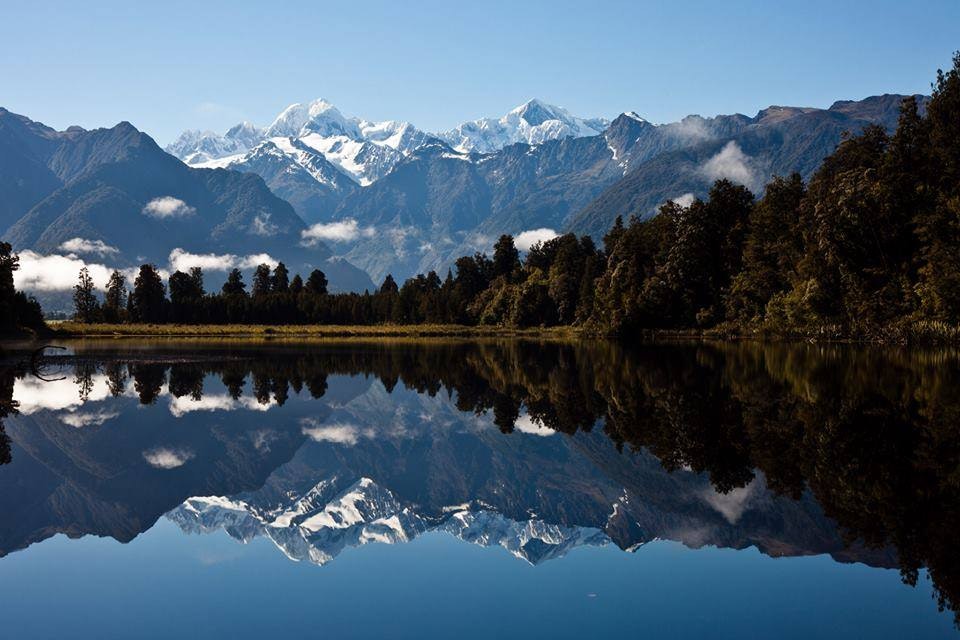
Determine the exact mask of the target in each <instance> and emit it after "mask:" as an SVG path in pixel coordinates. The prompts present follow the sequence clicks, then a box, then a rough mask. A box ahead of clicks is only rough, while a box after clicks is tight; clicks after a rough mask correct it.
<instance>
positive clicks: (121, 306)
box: [103, 271, 127, 322]
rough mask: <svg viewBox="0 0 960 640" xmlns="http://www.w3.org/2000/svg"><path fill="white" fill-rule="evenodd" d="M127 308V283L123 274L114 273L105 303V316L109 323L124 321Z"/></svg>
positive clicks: (108, 283) (108, 286) (109, 283)
mask: <svg viewBox="0 0 960 640" xmlns="http://www.w3.org/2000/svg"><path fill="white" fill-rule="evenodd" d="M126 306H127V281H126V278H124V277H123V274H122V273H120V272H119V271H114V272H113V273H111V274H110V280H109V281H108V282H107V293H106V296H105V297H104V301H103V315H104V319H105V320H106V321H107V322H120V321H121V320H123V316H124V314H125V310H126Z"/></svg>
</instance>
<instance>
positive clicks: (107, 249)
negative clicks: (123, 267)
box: [60, 238, 120, 257]
mask: <svg viewBox="0 0 960 640" xmlns="http://www.w3.org/2000/svg"><path fill="white" fill-rule="evenodd" d="M60 248H61V249H63V250H64V251H68V252H70V253H95V254H97V255H98V256H100V257H103V256H106V255H110V254H114V253H120V250H119V249H117V248H116V247H111V246H110V245H108V244H107V243H106V242H104V241H103V240H87V239H86V238H70V239H69V240H67V241H66V242H63V243H61V245H60Z"/></svg>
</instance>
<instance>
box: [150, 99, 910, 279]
mask: <svg viewBox="0 0 960 640" xmlns="http://www.w3.org/2000/svg"><path fill="white" fill-rule="evenodd" d="M903 98H904V96H900V95H883V96H874V97H871V98H867V99H864V100H860V101H840V102H836V103H835V104H833V105H832V106H831V107H830V108H828V109H814V108H798V107H781V106H772V107H769V108H767V109H764V110H762V111H760V112H759V113H758V114H757V115H756V116H754V117H748V116H745V115H742V114H734V115H727V116H724V115H721V116H716V117H713V118H704V117H701V116H697V115H692V116H688V117H686V118H683V119H682V120H680V121H678V122H673V123H667V124H661V125H655V124H652V123H650V122H648V121H647V120H646V119H644V118H642V117H641V116H639V115H638V114H636V113H634V112H630V113H624V114H621V115H620V116H619V117H617V118H615V119H614V120H613V121H612V122H609V121H607V120H604V119H602V118H592V119H586V118H579V117H576V116H573V115H571V114H570V113H569V112H567V111H566V110H564V109H562V108H559V107H555V106H551V105H548V104H546V103H544V102H543V101H540V100H530V101H528V102H527V103H525V104H523V105H521V106H519V107H517V108H516V109H513V110H512V111H510V112H509V113H507V114H506V115H504V116H503V117H501V118H486V119H481V120H476V121H473V122H467V123H464V124H462V125H460V126H458V127H456V128H454V129H453V130H451V131H447V132H441V133H433V134H429V133H425V132H423V131H421V130H419V129H417V128H415V127H414V126H413V125H411V124H409V123H398V122H395V121H388V122H382V123H371V122H368V121H366V120H362V119H359V118H347V117H344V116H343V115H342V114H341V113H340V112H339V111H338V110H337V109H336V108H335V107H333V106H332V105H331V104H330V103H329V102H327V101H325V100H317V101H315V102H313V103H310V104H309V105H299V104H296V105H292V106H290V107H288V108H287V109H286V110H285V111H284V112H283V113H281V114H280V115H279V116H278V117H277V118H276V119H275V120H274V122H273V123H272V124H271V125H270V126H268V127H265V128H263V129H259V130H257V129H256V128H255V127H251V125H247V124H243V125H237V126H236V127H233V128H232V129H231V130H230V131H228V132H227V133H226V134H225V135H223V136H219V135H217V134H212V133H206V134H202V133H199V132H187V133H185V134H184V135H183V136H181V137H180V138H179V139H178V140H177V141H176V142H175V143H173V144H172V145H170V146H169V147H168V148H167V150H168V151H169V152H171V153H173V154H175V155H177V156H178V157H180V158H182V159H183V160H184V161H185V162H187V163H192V164H194V165H195V166H201V167H204V166H227V167H230V168H232V169H236V170H239V171H252V172H254V173H257V174H258V175H260V176H261V177H263V178H264V180H266V182H267V184H268V185H269V186H270V188H271V189H273V190H274V192H275V193H277V195H279V196H280V197H282V198H284V199H286V200H288V201H289V202H290V203H291V204H292V205H293V206H294V208H295V209H296V210H297V212H298V213H299V214H300V216H301V217H302V218H303V219H304V220H305V221H306V222H307V223H308V224H311V225H315V226H314V227H313V229H314V232H315V236H316V237H318V238H322V239H325V240H327V241H329V242H331V243H336V244H337V245H338V251H339V252H340V253H342V255H344V256H345V257H346V258H347V259H348V260H350V261H351V262H352V263H353V264H356V265H357V266H359V267H361V268H363V269H364V270H366V271H367V272H368V273H369V274H370V275H371V277H372V278H373V279H374V280H375V281H379V280H380V279H382V278H383V277H384V276H385V275H386V274H387V273H392V274H393V275H394V276H395V277H400V278H404V277H407V276H410V275H413V274H415V273H418V272H426V271H428V270H430V269H434V270H438V271H442V270H444V269H446V268H447V267H449V266H450V264H451V263H452V261H453V260H454V259H455V258H456V257H458V256H460V255H464V254H470V253H473V252H474V251H478V250H479V251H488V250H489V249H490V247H491V245H492V243H493V241H494V240H495V239H496V237H497V236H499V235H500V234H501V233H510V234H513V235H515V236H516V235H518V234H521V233H523V232H534V231H536V230H539V231H540V233H539V234H537V233H535V234H534V237H535V238H544V237H549V236H550V235H551V234H552V233H558V232H564V231H574V232H577V233H584V234H589V235H592V236H593V237H594V238H595V239H599V238H600V237H602V235H603V234H604V232H605V231H606V230H607V229H608V228H609V227H610V225H611V224H612V223H613V221H614V219H615V218H616V216H618V215H623V216H629V215H636V216H638V217H648V216H650V215H653V214H654V213H655V212H656V210H657V207H658V205H660V204H662V203H663V202H665V201H666V200H668V199H680V200H681V201H688V200H690V199H692V198H693V197H699V196H703V195H705V194H706V191H707V190H708V189H709V187H710V185H711V184H712V182H713V181H714V180H716V179H717V178H721V177H726V178H730V179H732V180H734V181H736V182H740V183H743V184H745V185H746V186H748V187H750V188H751V189H753V190H754V191H755V192H760V191H762V189H763V186H764V185H765V184H766V182H767V181H768V180H769V179H770V178H771V177H772V176H773V175H778V174H779V175H784V174H789V173H791V172H793V171H797V172H799V173H800V174H801V175H803V176H804V177H809V176H810V175H811V174H812V173H813V171H815V170H816V168H817V167H818V166H819V164H820V162H821V161H822V159H823V158H824V157H825V156H826V155H828V154H829V153H831V152H832V151H833V149H834V148H835V147H836V145H837V144H838V143H839V141H840V140H841V138H842V136H843V135H844V134H845V133H846V132H850V133H855V132H857V131H860V130H861V129H862V128H863V127H864V126H866V125H869V124H877V125H880V126H882V127H884V128H887V129H892V128H893V127H894V126H895V124H896V121H897V117H898V115H899V108H900V103H901V101H902V100H903ZM918 98H919V99H920V102H921V105H923V104H925V100H926V98H924V97H923V96H918ZM250 131H260V136H259V138H257V139H256V144H255V145H254V146H252V147H250V148H247V149H246V150H244V151H238V149H241V148H243V147H244V146H249V145H250V142H251V138H250V137H249V135H248V134H249V132H250ZM241 137H242V141H241ZM218 149H229V150H230V151H229V152H227V151H221V152H215V151H216V150H218Z"/></svg>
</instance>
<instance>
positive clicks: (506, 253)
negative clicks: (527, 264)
mask: <svg viewBox="0 0 960 640" xmlns="http://www.w3.org/2000/svg"><path fill="white" fill-rule="evenodd" d="M519 268H520V252H519V251H517V247H516V245H514V243H513V236H511V235H507V234H504V235H502V236H500V239H499V240H497V243H496V244H495V245H493V277H494V278H496V277H499V276H503V277H504V278H507V279H508V280H510V279H511V278H512V277H513V273H514V271H516V270H518V269H519Z"/></svg>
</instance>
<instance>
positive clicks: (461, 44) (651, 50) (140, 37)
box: [0, 0, 960, 143]
mask: <svg viewBox="0 0 960 640" xmlns="http://www.w3.org/2000/svg"><path fill="white" fill-rule="evenodd" d="M82 4H84V5H89V4H92V5H95V6H93V7H90V6H80V5H81V3H77V2H46V1H44V0H34V1H20V2H17V1H16V0H2V3H0V105H2V106H5V107H7V108H9V109H11V110H13V111H16V112H19V113H23V114H25V115H28V116H30V117H31V118H33V119H35V120H40V121H42V122H45V123H47V124H49V125H51V126H54V127H57V128H63V127H66V126H68V125H70V124H79V125H81V126H84V127H96V126H109V125H113V124H115V123H116V122H118V121H120V120H129V121H131V122H133V124H134V125H136V126H137V127H139V128H141V129H143V130H145V131H147V132H148V133H150V134H152V135H153V136H154V137H156V138H157V140H158V141H159V142H161V143H166V142H169V141H170V140H171V139H172V138H173V137H175V136H176V135H177V134H178V133H179V132H180V131H181V130H182V129H184V128H210V129H214V130H225V129H226V128H227V127H228V126H230V125H231V124H234V123H235V122H238V121H240V120H242V119H247V120H251V121H252V122H254V123H256V124H260V125H263V124H267V123H268V122H269V121H270V120H271V119H272V118H273V116H275V115H276V114H277V113H278V112H279V111H280V110H281V109H282V108H283V107H285V106H286V105H287V104H289V103H291V102H298V101H305V100H310V99H312V98H315V97H319V96H323V97H326V98H328V99H329V100H331V101H332V102H333V103H334V104H337V105H338V106H339V107H340V108H341V110H342V111H343V112H344V113H346V114H348V115H359V116H363V117H366V118H370V119H387V118H393V119H402V120H409V121H411V122H413V123H414V124H416V125H417V126H419V127H421V128H424V129H427V130H439V129H444V128H448V127H451V126H453V125H455V124H457V123H459V122H461V121H463V120H466V119H473V118H477V117H481V116H487V115H500V114H502V113H504V112H506V111H507V110H509V109H510V108H512V107H513V106H515V105H517V104H520V103H522V102H523V101H525V100H526V99H527V98H530V97H539V98H542V99H544V100H545V101H547V102H551V103H554V104H559V105H562V106H565V107H567V108H569V109H570V110H571V111H572V112H574V113H575V114H578V115H583V116H595V115H596V116H606V117H612V116H615V115H617V114H618V113H620V112H622V111H627V110H635V111H637V112H638V113H640V114H641V115H644V116H645V117H647V118H648V119H650V120H653V121H655V122H666V121H671V120H675V119H677V118H680V117H682V116H684V115H686V114H688V113H700V114H702V115H715V114H717V113H733V112H741V113H747V114H751V115H752V114H754V113H755V112H756V111H757V110H758V109H760V108H763V107H765V106H768V105H770V104H790V105H804V106H828V105H829V104H830V103H832V102H833V101H834V100H836V99H845V98H862V97H865V96H868V95H873V94H877V93H884V92H897V93H913V92H924V93H925V92H928V91H929V89H930V82H931V81H932V79H933V77H934V73H935V70H936V69H937V67H945V66H947V65H948V64H949V62H950V54H951V52H952V51H953V50H955V49H960V0H915V1H913V2H904V1H897V2H893V1H887V0H872V1H870V2H866V1H864V2H853V1H843V0H833V1H831V2H827V1H823V0H804V1H803V2H792V3H780V2H769V1H765V2H759V1H757V2H746V1H742V2H735V1H727V2H724V1H711V2H707V1H703V2H691V1H687V2H684V1H676V0H675V1H673V2H640V1H637V0H634V1H633V2H583V1H581V2H564V1H560V0H554V1H551V2H533V1H519V0H514V1H513V2H499V1H490V0H486V1H479V0H478V1H473V2H454V1H452V0H450V1H447V2H433V1H425V0H424V1H416V2H399V1H394V2H379V1H365V2H345V1H343V0H339V1H337V2H329V3H328V2H320V1H313V2H296V1H289V2H273V3H266V2H244V1H240V0H234V1H231V2H222V1H202V0H192V1H190V2H180V1H177V0H173V1H165V2H162V3H160V2H156V3H152V6H150V7H147V6H141V5H145V3H140V2H133V1H130V0H127V1H125V2H108V1H104V2H95V3H94V2H91V3H82Z"/></svg>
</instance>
